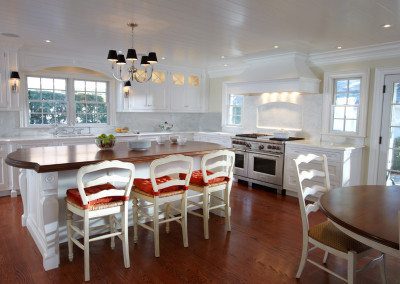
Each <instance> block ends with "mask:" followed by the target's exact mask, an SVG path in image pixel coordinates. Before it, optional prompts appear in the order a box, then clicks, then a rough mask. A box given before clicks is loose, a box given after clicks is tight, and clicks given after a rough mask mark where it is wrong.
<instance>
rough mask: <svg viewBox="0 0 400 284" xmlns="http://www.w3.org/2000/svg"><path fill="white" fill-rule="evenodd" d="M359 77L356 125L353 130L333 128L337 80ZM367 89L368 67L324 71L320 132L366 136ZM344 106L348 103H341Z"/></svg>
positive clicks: (347, 135) (346, 135)
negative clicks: (365, 68) (354, 69)
mask: <svg viewBox="0 0 400 284" xmlns="http://www.w3.org/2000/svg"><path fill="white" fill-rule="evenodd" d="M356 78H357V79H360V102H359V104H358V106H357V107H358V112H357V119H356V120H357V125H356V131H355V132H347V131H344V130H343V131H340V130H333V120H334V106H338V105H336V104H335V99H336V85H335V82H336V81H337V80H340V79H343V80H351V79H356ZM368 89H369V69H368V70H356V71H342V72H326V73H325V74H324V94H323V113H322V121H323V125H322V134H325V135H326V134H328V135H335V136H345V137H362V138H365V137H366V127H367V112H368V109H367V108H368ZM343 106H344V107H346V106H349V105H347V104H346V105H343ZM344 127H345V126H344Z"/></svg>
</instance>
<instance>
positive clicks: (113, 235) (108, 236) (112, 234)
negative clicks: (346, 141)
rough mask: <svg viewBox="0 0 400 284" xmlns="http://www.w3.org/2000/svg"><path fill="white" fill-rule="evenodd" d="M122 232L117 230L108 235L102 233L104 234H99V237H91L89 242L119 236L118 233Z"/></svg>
mask: <svg viewBox="0 0 400 284" xmlns="http://www.w3.org/2000/svg"><path fill="white" fill-rule="evenodd" d="M121 234H122V233H121V232H115V233H111V234H107V235H102V236H98V237H95V238H92V239H89V242H95V241H99V240H103V239H107V238H111V237H115V236H118V235H121Z"/></svg>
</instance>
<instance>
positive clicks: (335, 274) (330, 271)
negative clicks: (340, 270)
mask: <svg viewBox="0 0 400 284" xmlns="http://www.w3.org/2000/svg"><path fill="white" fill-rule="evenodd" d="M307 261H308V262H310V263H312V264H314V265H315V266H316V267H318V268H321V269H322V270H324V271H326V272H328V273H329V274H332V275H333V276H336V277H337V278H339V279H341V280H343V281H344V282H346V283H347V279H345V278H343V277H342V276H340V275H339V274H337V273H335V272H333V271H332V270H329V269H328V268H326V267H325V266H323V265H321V264H319V263H316V262H315V261H313V260H311V259H307Z"/></svg>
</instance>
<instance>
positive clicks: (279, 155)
mask: <svg viewBox="0 0 400 284" xmlns="http://www.w3.org/2000/svg"><path fill="white" fill-rule="evenodd" d="M247 153H251V154H259V155H260V154H261V155H268V156H272V157H277V158H280V157H282V156H283V154H270V153H260V152H247Z"/></svg>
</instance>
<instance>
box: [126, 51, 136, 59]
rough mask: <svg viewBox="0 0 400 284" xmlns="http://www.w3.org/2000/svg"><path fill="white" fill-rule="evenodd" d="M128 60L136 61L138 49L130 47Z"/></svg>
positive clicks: (127, 55)
mask: <svg viewBox="0 0 400 284" xmlns="http://www.w3.org/2000/svg"><path fill="white" fill-rule="evenodd" d="M126 60H130V61H135V60H137V55H136V50H134V49H133V48H129V49H128V53H127V54H126Z"/></svg>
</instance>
